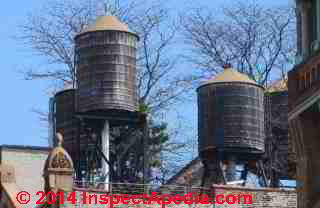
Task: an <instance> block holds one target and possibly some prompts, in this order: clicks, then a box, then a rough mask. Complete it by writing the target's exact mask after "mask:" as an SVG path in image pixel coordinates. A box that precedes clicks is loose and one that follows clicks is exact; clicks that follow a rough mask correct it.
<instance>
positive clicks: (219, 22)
mask: <svg viewBox="0 0 320 208" xmlns="http://www.w3.org/2000/svg"><path fill="white" fill-rule="evenodd" d="M181 22H182V24H183V29H184V30H183V34H184V37H185V40H186V44H187V45H188V46H190V49H191V55H190V56H188V58H189V60H190V61H191V62H193V63H195V64H196V66H197V67H200V68H201V69H202V70H203V72H209V73H210V74H215V73H217V72H219V71H220V70H221V68H222V65H224V64H225V63H231V64H232V65H233V66H234V68H235V69H237V70H239V71H240V72H242V73H245V74H247V75H249V77H251V78H252V79H254V80H255V81H257V82H258V83H260V84H262V85H267V84H268V81H269V80H270V76H271V72H276V71H277V70H278V73H281V72H282V71H283V70H285V69H288V68H290V66H291V65H290V61H289V60H290V59H291V58H292V57H294V56H295V53H296V52H295V51H296V47H295V14H294V9H293V8H292V7H290V6H284V7H272V8H267V7H265V6H261V5H259V4H257V3H255V1H252V2H249V3H248V2H243V1H242V2H237V3H235V4H234V6H231V7H226V8H224V9H223V10H222V14H221V15H217V12H213V11H212V10H208V9H206V8H198V9H194V10H191V12H190V13H188V14H185V15H183V16H182V21H181Z"/></svg>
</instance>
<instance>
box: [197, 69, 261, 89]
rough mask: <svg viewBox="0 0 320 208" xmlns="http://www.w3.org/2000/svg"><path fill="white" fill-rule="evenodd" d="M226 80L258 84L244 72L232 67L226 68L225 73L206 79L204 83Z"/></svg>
mask: <svg viewBox="0 0 320 208" xmlns="http://www.w3.org/2000/svg"><path fill="white" fill-rule="evenodd" d="M224 82H244V83H250V84H255V85H256V84H257V83H256V82H255V81H254V80H252V79H250V78H249V77H248V76H247V75H245V74H242V73H240V72H238V71H236V70H234V69H232V68H226V69H225V70H224V72H223V73H221V74H219V75H218V76H216V77H214V78H212V79H211V80H208V81H206V82H205V83H203V84H202V85H206V84H215V83H224Z"/></svg>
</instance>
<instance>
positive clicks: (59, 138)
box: [56, 132, 63, 147]
mask: <svg viewBox="0 0 320 208" xmlns="http://www.w3.org/2000/svg"><path fill="white" fill-rule="evenodd" d="M56 137H57V141H58V146H59V147H61V146H62V142H63V136H62V134H61V133H60V132H58V133H57V134H56Z"/></svg>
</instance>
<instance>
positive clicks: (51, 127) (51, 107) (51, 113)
mask: <svg viewBox="0 0 320 208" xmlns="http://www.w3.org/2000/svg"><path fill="white" fill-rule="evenodd" d="M54 113H55V112H54V97H51V98H50V99H49V115H48V120H49V132H48V134H49V135H48V145H49V147H53V139H54V134H55V122H54Z"/></svg>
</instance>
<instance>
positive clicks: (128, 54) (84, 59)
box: [75, 16, 138, 113]
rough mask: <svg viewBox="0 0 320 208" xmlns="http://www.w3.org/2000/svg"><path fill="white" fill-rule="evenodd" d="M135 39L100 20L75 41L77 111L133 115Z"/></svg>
mask: <svg viewBox="0 0 320 208" xmlns="http://www.w3.org/2000/svg"><path fill="white" fill-rule="evenodd" d="M137 41H138V36H137V35H136V34H135V33H133V32H131V31H129V29H128V26H127V25H126V24H123V23H121V22H119V21H118V20H117V19H116V18H115V17H113V16H104V17H100V18H99V19H97V21H96V22H95V23H94V24H93V25H90V26H88V27H87V28H86V29H85V30H84V31H82V32H81V33H80V34H78V35H77V36H76V37H75V42H76V46H75V53H76V67H77V74H76V76H77V111H78V112H81V113H83V112H86V113H90V112H100V111H110V110H117V111H131V112H132V111H137V110H138V98H137V86H136V48H137Z"/></svg>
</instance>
